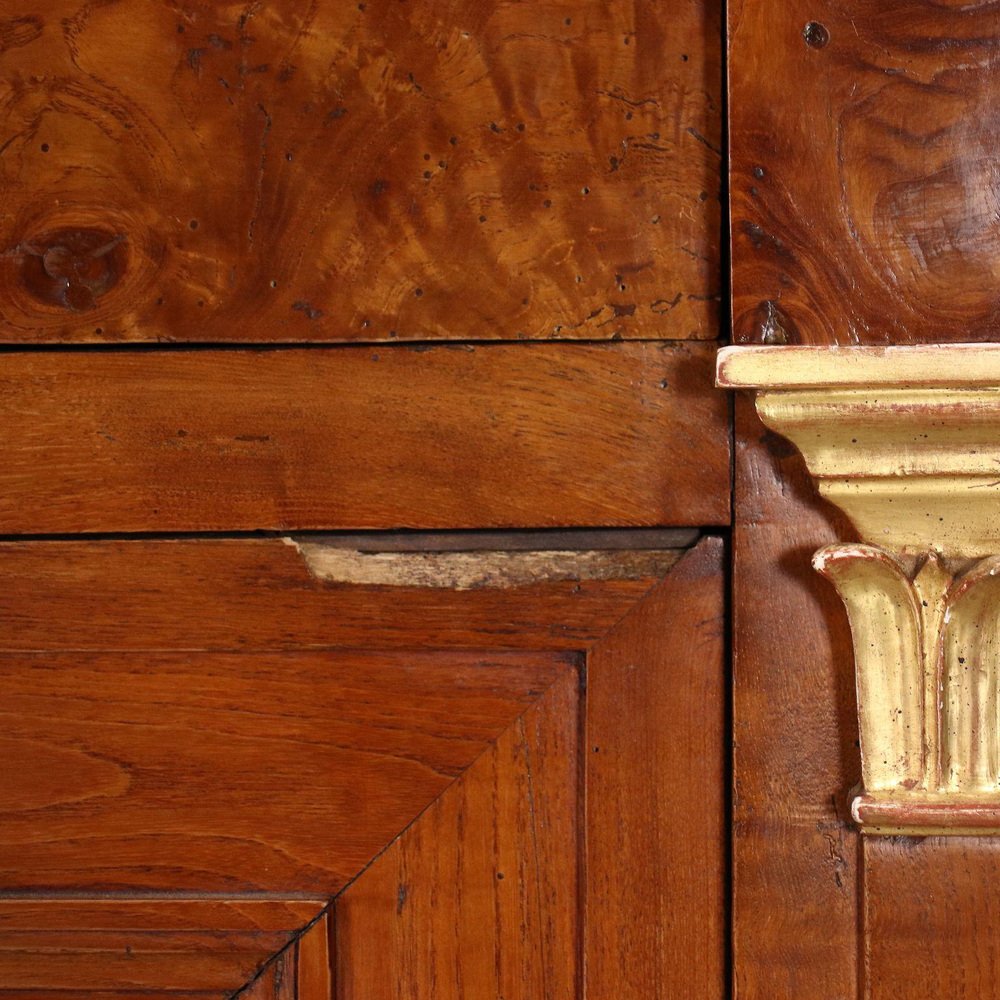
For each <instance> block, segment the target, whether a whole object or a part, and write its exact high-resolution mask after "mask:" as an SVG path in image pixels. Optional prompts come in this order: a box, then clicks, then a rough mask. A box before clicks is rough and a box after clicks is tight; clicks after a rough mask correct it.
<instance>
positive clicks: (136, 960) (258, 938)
mask: <svg viewBox="0 0 1000 1000" xmlns="http://www.w3.org/2000/svg"><path fill="white" fill-rule="evenodd" d="M323 905H324V904H323V902H322V901H312V902H310V901H307V900H247V899H243V900H239V899H233V900H205V899H197V900H196V899H187V900H164V899H145V900H139V899H108V898H103V899H101V898H92V899H38V898H21V899H11V898H0V997H3V998H4V1000H8V998H9V1000H15V998H18V997H23V996H25V995H26V994H25V991H29V992H28V994H27V995H29V996H32V997H34V996H38V993H37V991H38V990H42V989H44V990H47V991H59V993H60V994H64V995H69V996H71V997H72V996H73V995H80V994H82V995H83V996H85V997H89V996H90V995H91V994H92V992H93V991H113V992H114V993H115V994H116V995H118V996H119V997H120V996H121V995H122V994H123V993H128V992H134V993H137V994H139V993H141V994H148V995H159V994H164V995H167V994H169V995H170V996H177V995H178V994H181V995H183V996H185V997H187V996H189V995H191V994H193V993H208V992H211V993H212V995H214V996H215V997H217V998H219V1000H222V998H225V997H228V996H230V995H231V994H232V993H234V992H235V991H236V990H238V989H240V988H241V987H242V986H243V985H244V983H246V982H247V981H248V980H249V979H251V978H253V977H254V976H255V975H256V974H257V972H258V971H259V970H260V969H261V968H262V966H264V964H265V963H266V962H268V961H269V960H270V959H271V958H272V956H273V955H274V953H275V952H277V951H279V950H281V949H282V948H284V947H285V946H286V945H288V944H289V943H291V942H293V941H294V939H295V937H296V935H297V934H298V933H299V931H300V930H301V928H302V927H303V926H305V925H306V924H308V923H310V922H311V921H312V920H313V919H315V917H316V915H317V914H318V913H319V912H320V910H321V909H322V908H323ZM296 947H298V946H296Z"/></svg>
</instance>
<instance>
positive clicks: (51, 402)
mask: <svg viewBox="0 0 1000 1000" xmlns="http://www.w3.org/2000/svg"><path fill="white" fill-rule="evenodd" d="M712 373H713V350H712V348H711V347H709V346H707V345H700V344H690V345H685V344H675V345H667V344H662V343H630V344H607V345H581V344H531V345H492V346H478V347H473V346H468V345H466V346H464V347H438V348H435V349H431V350H416V349H413V348H405V347H401V346H397V347H394V348H389V347H380V348H378V349H374V348H361V347H343V348H339V349H331V350H329V351H316V350H294V349H292V350H277V351H218V352H216V351H190V352H189V351H167V352H162V353H160V352H138V353H130V352H125V353H119V352H111V353H103V352H102V353H97V354H94V353H69V354H59V353H48V352H45V353H31V354H11V355H7V356H6V357H4V358H3V361H2V365H0V420H2V422H3V425H4V431H5V433H4V434H3V436H2V438H0V532H2V533H8V534H21V533H67V534H69V533H78V532H130V531H158V532H177V531H202V530H217V531H236V530H242V529H247V530H257V529H261V528H275V529H282V530H295V529H302V530H304V529H351V528H365V529H386V528H400V527H419V528H451V529H453V528H463V527H465V528H474V527H475V528H484V527H508V528H509V527H550V526H552V527H555V526H586V525H594V526H642V525H659V524H678V525H709V524H722V523H727V522H728V518H729V502H728V501H729V488H728V481H729V431H728V427H727V417H726V414H727V402H726V400H725V398H724V397H723V394H721V393H718V392H715V391H714V390H713V389H712V388H711V386H712Z"/></svg>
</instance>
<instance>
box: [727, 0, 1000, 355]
mask: <svg viewBox="0 0 1000 1000" xmlns="http://www.w3.org/2000/svg"><path fill="white" fill-rule="evenodd" d="M729 29H730V36H729V52H730V61H729V73H728V77H729V81H730V93H729V106H730V108H731V117H730V136H731V158H732V159H731V174H730V190H731V195H732V258H733V317H734V336H735V338H736V339H738V340H741V341H757V342H759V341H761V340H765V341H766V342H772V343H783V342H786V341H787V342H789V343H815V344H828V343H842V344H850V343H871V344H881V343H900V344H901V343H911V342H918V343H919V342H932V343H933V342H940V341H968V340H972V341H978V340H992V339H995V338H996V330H997V325H998V321H1000V307H998V303H997V297H996V295H995V294H994V289H995V287H996V283H997V278H998V269H997V259H998V250H1000V224H998V221H997V213H996V204H995V202H996V193H997V190H998V186H1000V168H998V166H997V160H996V156H995V136H996V133H997V129H998V128H1000V83H998V79H1000V78H998V76H997V51H998V45H1000V26H998V21H997V11H996V5H995V4H994V3H992V2H988V0H974V2H971V3H963V4H948V3H934V2H931V0H893V2H889V3H886V2H884V0H809V2H806V0H736V2H734V3H732V4H731V5H730V12H729Z"/></svg>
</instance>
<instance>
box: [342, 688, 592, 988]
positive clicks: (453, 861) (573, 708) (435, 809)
mask: <svg viewBox="0 0 1000 1000" xmlns="http://www.w3.org/2000/svg"><path fill="white" fill-rule="evenodd" d="M578 688H579V683H578V678H576V677H574V676H571V675H565V676H563V677H561V678H560V679H559V680H558V681H556V682H555V683H554V684H553V685H552V687H551V688H549V690H548V692H547V693H546V694H545V695H544V697H543V698H542V699H540V700H539V702H538V703H536V704H535V705H533V706H532V707H531V708H529V709H528V710H527V711H526V712H525V713H524V714H523V715H522V716H521V717H519V718H518V720H517V721H516V722H515V723H514V724H513V725H512V726H510V727H509V728H508V729H507V730H506V732H505V733H504V734H503V736H502V737H501V738H500V739H499V740H498V741H497V742H496V743H495V744H494V746H493V747H492V748H491V749H490V750H489V751H488V752H487V753H485V754H483V755H482V756H481V757H480V758H479V760H477V761H476V762H475V763H474V764H473V765H472V767H470V768H469V769H468V770H467V771H466V772H465V774H464V775H463V777H462V780H461V781H460V782H458V783H456V784H455V785H453V786H452V787H451V788H449V789H448V791H447V792H445V794H444V795H442V796H441V797H440V798H439V799H438V800H437V801H436V802H435V803H434V805H433V806H431V807H430V808H429V809H428V810H427V812H425V813H424V814H423V815H422V816H420V817H419V818H418V819H417V820H416V822H415V823H414V824H413V825H412V826H411V827H410V828H409V829H407V830H406V832H405V833H404V834H403V835H402V836H401V837H400V838H399V839H398V840H396V841H395V842H394V843H393V844H391V845H390V846H389V848H388V849H387V850H386V851H385V853H384V854H382V855H381V856H380V857H379V858H377V859H376V860H375V862H374V863H373V864H372V865H371V867H370V868H368V869H367V870H366V871H365V872H363V873H362V874H361V875H360V876H359V877H358V879H357V880H356V881H355V882H353V883H352V884H351V885H350V886H348V887H347V889H346V890H345V891H344V892H343V893H342V894H341V895H340V896H339V897H338V899H337V900H336V903H335V909H334V913H335V925H336V937H335V952H336V955H337V956H338V962H337V973H336V982H337V991H336V993H335V998H336V1000H367V998H369V997H379V998H384V1000H405V998H408V997H412V996H414V995H433V996H434V997H436V998H440V1000H462V998H465V997H505V998H510V1000H532V998H535V997H553V998H555V997H560V998H563V997H565V998H569V997H573V996H577V995H578V994H577V983H578V981H579V980H580V978H581V971H582V970H581V969H580V967H579V963H578V961H577V938H578V934H579V920H580V911H579V901H578V898H577V892H578V886H579V878H580V870H579V857H578V854H579V850H578V848H577V846H576V845H577V844H578V843H579V830H578V813H579V808H580V803H579V801H578V799H579V797H580V795H581V789H580V783H579V760H578V757H579V747H578V740H579V732H580V720H579V712H580V699H579V691H578ZM456 830H459V831H461V833H460V835H459V836H456V835H455V831H456ZM374 941H377V942H379V948H378V955H377V957H376V956H375V955H370V957H369V952H370V948H371V943H372V942H374ZM431 984H433V986H432V985H431ZM424 991H427V992H426V993H425V992H424ZM594 995H600V994H599V991H598V993H596V994H594Z"/></svg>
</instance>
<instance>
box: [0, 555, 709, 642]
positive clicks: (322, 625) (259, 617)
mask: <svg viewBox="0 0 1000 1000" xmlns="http://www.w3.org/2000/svg"><path fill="white" fill-rule="evenodd" d="M706 544H709V545H711V544H714V543H710V542H709V543H707V542H704V541H703V542H702V543H701V545H703V546H704V545H706ZM681 555H682V552H667V553H663V558H662V560H661V561H660V572H659V573H658V574H655V575H649V563H648V562H647V561H646V560H645V559H644V560H643V568H642V571H641V572H637V571H636V570H635V567H634V564H633V561H632V559H631V557H630V555H629V553H626V552H622V553H618V558H619V560H620V566H621V570H620V574H619V576H618V577H617V578H610V579H600V580H580V581H573V580H557V581H539V582H538V583H535V584H532V585H527V586H517V587H480V588H478V589H475V590H466V591H453V590H442V589H439V588H433V589H429V588H427V587H421V586H408V587H389V586H375V587H372V586H367V587H359V586H354V585H351V584H349V583H340V584H338V583H334V582H332V581H329V580H321V579H319V578H317V577H316V576H315V575H314V574H313V573H312V572H311V571H310V568H309V564H308V563H307V562H306V560H305V559H303V558H302V556H301V555H300V553H299V551H298V550H297V549H296V547H295V545H294V544H289V542H288V540H287V539H277V538H274V539H241V540H234V539H228V540H227V539H188V540H183V541H181V540H178V541H167V540H158V541H138V540H137V541H117V542H110V541H107V542H106V541H101V542H98V541H83V540H77V541H52V542H2V543H0V621H2V622H3V628H0V652H4V653H11V652H17V651H47V652H56V651H70V650H81V651H89V652H108V651H110V650H133V651H135V652H150V651H155V650H215V651H223V650H232V651H239V650H246V649H280V650H301V649H318V648H323V649H327V648H331V647H353V648H359V647H364V646H366V645H367V644H370V643H371V641H372V639H373V629H377V634H378V643H379V646H381V647H382V648H393V649H414V648H417V647H419V646H428V647H432V648H435V647H436V648H444V647H459V648H463V647H464V648H467V649H468V648H472V649H474V648H483V649H491V650H512V649H514V650H516V649H522V650H524V649H527V650H533V649H546V650H561V651H573V650H581V649H588V648H590V647H591V646H592V645H593V644H594V643H595V642H597V640H598V639H600V637H601V636H602V635H604V633H605V632H607V631H608V629H610V628H611V627H612V626H613V625H614V624H615V623H616V622H618V621H619V620H620V619H621V618H623V617H624V616H625V614H626V613H627V612H628V611H629V609H630V608H631V607H632V606H633V605H634V604H635V603H636V602H637V601H640V600H642V599H643V597H644V596H645V595H646V594H647V593H648V592H649V591H650V590H651V589H652V588H653V587H654V586H655V585H656V584H657V582H658V581H659V579H660V577H661V576H663V575H665V574H666V573H667V572H668V571H669V570H670V568H671V566H672V565H673V564H674V563H675V562H676V561H677V559H679V558H680V556H681ZM400 559H401V562H402V563H403V564H404V565H405V562H406V560H407V556H401V557H400ZM192 623H196V627H192Z"/></svg>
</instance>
